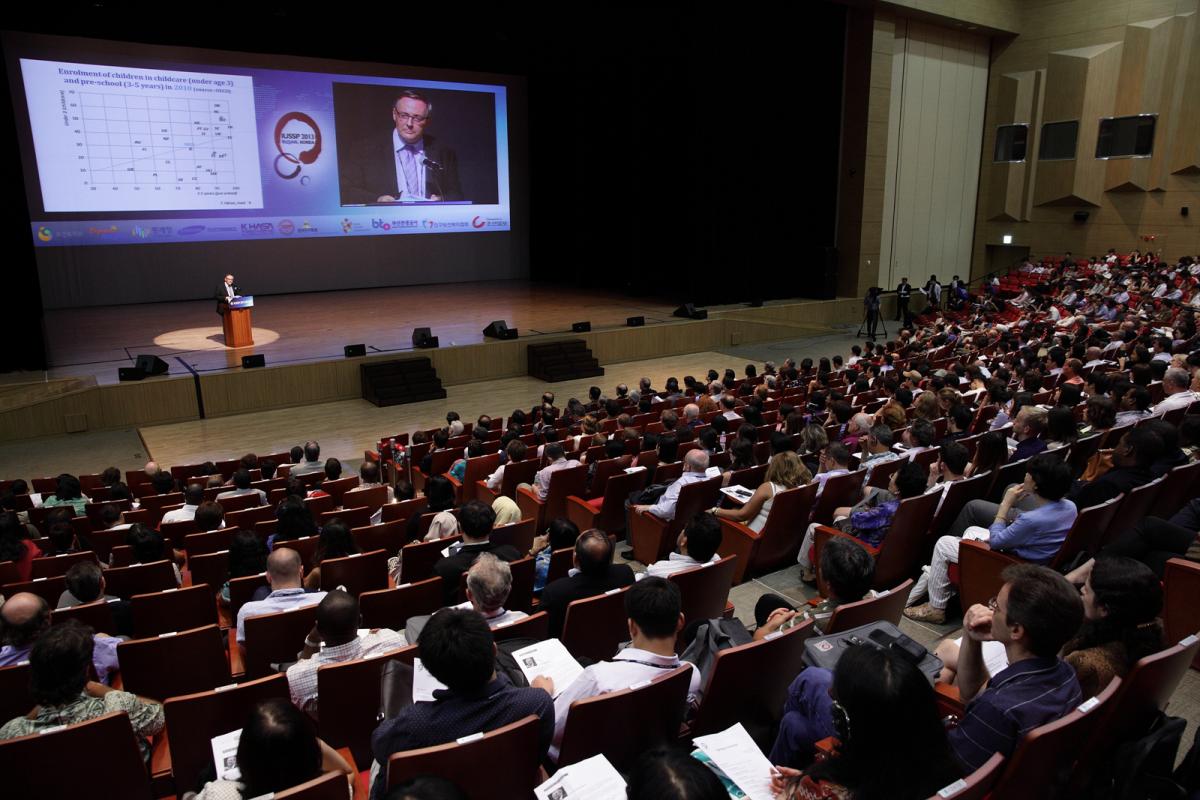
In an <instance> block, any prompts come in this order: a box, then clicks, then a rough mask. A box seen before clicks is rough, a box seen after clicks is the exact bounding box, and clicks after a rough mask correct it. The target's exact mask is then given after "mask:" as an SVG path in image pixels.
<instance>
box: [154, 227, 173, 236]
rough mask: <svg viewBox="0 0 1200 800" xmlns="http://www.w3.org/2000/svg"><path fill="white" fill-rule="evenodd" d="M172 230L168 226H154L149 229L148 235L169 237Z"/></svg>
mask: <svg viewBox="0 0 1200 800" xmlns="http://www.w3.org/2000/svg"><path fill="white" fill-rule="evenodd" d="M173 230H174V228H172V227H171V226H170V225H154V226H152V227H151V228H150V233H151V234H153V235H154V236H170V235H171V231H173Z"/></svg>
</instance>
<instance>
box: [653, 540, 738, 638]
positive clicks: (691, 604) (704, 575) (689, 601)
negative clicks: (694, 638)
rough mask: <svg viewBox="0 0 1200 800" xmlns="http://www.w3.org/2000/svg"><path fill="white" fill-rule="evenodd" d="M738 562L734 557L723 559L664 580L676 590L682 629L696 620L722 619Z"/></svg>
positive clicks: (677, 573) (686, 570)
mask: <svg viewBox="0 0 1200 800" xmlns="http://www.w3.org/2000/svg"><path fill="white" fill-rule="evenodd" d="M737 562H738V557H737V556H725V557H724V558H722V559H721V560H719V561H717V562H716V563H714V564H702V565H701V566H698V567H692V568H691V569H685V570H682V571H681V572H676V573H674V574H672V575H670V576H668V577H667V580H669V581H670V582H671V583H673V584H675V585H676V586H678V587H679V594H680V598H681V600H682V604H681V608H680V610H681V611H682V612H683V624H684V626H685V627H686V626H688V625H690V624H691V623H693V622H695V621H696V620H702V619H717V618H718V617H721V616H723V615H724V613H725V604H726V603H727V602H728V600H729V589H730V587H731V586H733V576H734V574H735V573H736V572H737Z"/></svg>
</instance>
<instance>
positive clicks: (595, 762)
mask: <svg viewBox="0 0 1200 800" xmlns="http://www.w3.org/2000/svg"><path fill="white" fill-rule="evenodd" d="M533 794H534V796H535V797H536V798H537V800H625V797H626V791H625V781H624V780H623V779H622V778H621V773H619V772H617V770H616V768H615V767H613V765H612V764H611V763H610V762H609V760H608V759H607V758H605V757H604V755H603V754H601V755H595V756H592V757H591V758H585V759H584V760H583V761H577V762H575V763H574V764H571V765H570V766H566V767H563V768H562V769H560V770H559V771H558V772H556V773H554V777H553V778H551V779H550V780H548V781H546V782H545V783H543V784H542V785H541V786H538V787H537V788H536V789H534V790H533Z"/></svg>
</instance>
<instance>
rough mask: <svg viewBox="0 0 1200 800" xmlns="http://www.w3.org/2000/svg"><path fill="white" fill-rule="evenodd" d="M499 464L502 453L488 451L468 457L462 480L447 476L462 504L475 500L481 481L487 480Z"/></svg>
mask: <svg viewBox="0 0 1200 800" xmlns="http://www.w3.org/2000/svg"><path fill="white" fill-rule="evenodd" d="M499 466H500V454H499V453H488V454H487V455H482V456H476V457H475V458H468V459H467V464H466V468H465V469H464V470H463V479H462V480H461V481H460V480H459V479H458V478H455V477H454V476H453V475H447V476H446V477H448V478H449V479H450V482H451V483H453V484H454V491H455V495H456V499H457V500H458V502H459V503H460V504H461V503H469V502H470V501H472V500H475V499H476V498H477V497H478V492H479V486H478V484H479V483H480V482H481V481H486V480H487V477H488V476H489V475H491V474H492V473H493V472H495V471H496V468H497V467H499ZM507 471H508V469H507V468H505V472H507Z"/></svg>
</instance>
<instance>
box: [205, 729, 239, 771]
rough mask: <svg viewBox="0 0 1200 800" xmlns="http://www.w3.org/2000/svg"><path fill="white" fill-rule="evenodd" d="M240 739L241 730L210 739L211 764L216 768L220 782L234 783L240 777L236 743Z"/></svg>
mask: <svg viewBox="0 0 1200 800" xmlns="http://www.w3.org/2000/svg"><path fill="white" fill-rule="evenodd" d="M241 739H242V729H241V728H238V729H237V730H236V731H230V732H229V733H223V734H221V735H220V736H214V737H212V753H213V764H214V765H215V766H216V768H217V778H219V779H220V780H223V781H236V780H237V779H239V778H241V777H242V771H241V770H240V769H238V763H237V751H238V742H240V741H241Z"/></svg>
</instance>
